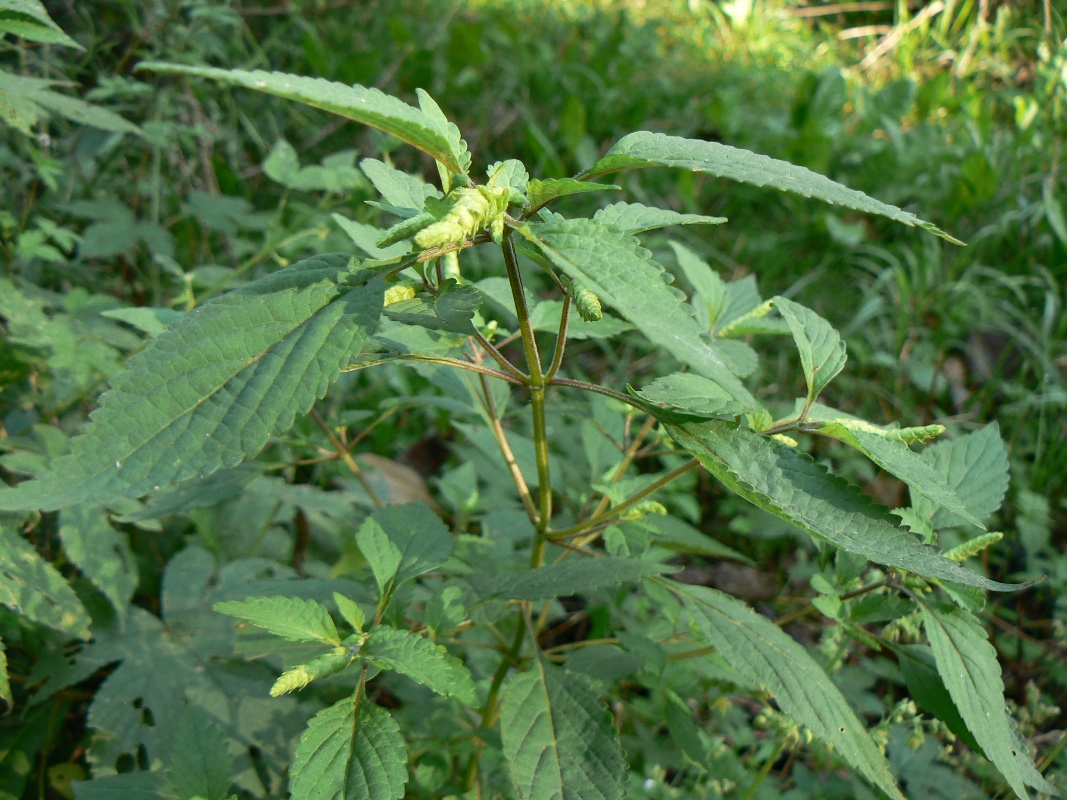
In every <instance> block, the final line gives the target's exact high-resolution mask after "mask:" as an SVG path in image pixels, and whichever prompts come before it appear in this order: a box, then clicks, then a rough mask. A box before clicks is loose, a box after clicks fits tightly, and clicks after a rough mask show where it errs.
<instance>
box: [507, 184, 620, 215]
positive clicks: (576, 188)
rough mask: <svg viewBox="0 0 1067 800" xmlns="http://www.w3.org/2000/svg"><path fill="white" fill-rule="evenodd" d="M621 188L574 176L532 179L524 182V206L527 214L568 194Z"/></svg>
mask: <svg viewBox="0 0 1067 800" xmlns="http://www.w3.org/2000/svg"><path fill="white" fill-rule="evenodd" d="M620 189H622V187H621V186H616V185H615V184H614V183H590V182H588V181H576V180H574V178H548V179H546V180H543V181H540V180H536V179H535V180H532V181H530V182H529V183H527V184H526V197H527V198H528V199H527V202H526V208H525V209H524V211H525V212H526V213H527V214H532V213H534V212H535V211H537V210H538V209H539V208H543V207H544V206H547V205H548V204H549V203H551V202H552V201H553V200H558V199H559V198H560V197H566V196H567V195H570V194H582V193H584V192H617V191H619V190H620Z"/></svg>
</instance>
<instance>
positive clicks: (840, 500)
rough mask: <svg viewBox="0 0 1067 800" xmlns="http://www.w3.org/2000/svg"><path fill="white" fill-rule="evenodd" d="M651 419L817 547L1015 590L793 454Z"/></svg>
mask: <svg viewBox="0 0 1067 800" xmlns="http://www.w3.org/2000/svg"><path fill="white" fill-rule="evenodd" d="M656 416H657V417H658V418H659V419H660V421H661V422H663V423H664V424H665V426H666V428H667V431H668V433H670V435H671V437H672V438H674V440H675V441H677V442H678V444H680V445H681V446H682V447H684V448H685V449H686V450H688V451H689V452H690V453H692V454H693V455H694V456H696V457H697V459H699V461H700V463H701V464H702V465H703V466H704V468H705V469H707V470H708V472H710V473H711V474H712V475H714V476H715V477H716V478H718V479H719V480H720V481H722V483H723V484H724V485H725V486H726V487H727V488H729V489H731V490H733V491H735V492H737V493H738V494H739V495H741V496H742V497H743V498H745V499H746V500H748V501H749V502H750V503H753V504H754V505H757V506H759V507H760V508H762V509H764V510H765V511H769V512H770V513H771V514H774V515H775V516H777V517H780V518H781V519H784V520H786V521H787V522H791V523H792V524H794V525H796V526H798V527H799V528H801V529H803V530H805V531H807V532H808V533H809V534H811V535H812V536H814V537H816V538H817V539H822V540H824V541H827V542H829V543H831V544H833V545H835V546H836V547H840V548H841V549H843V550H847V551H848V552H850V553H857V554H859V555H862V556H865V557H867V558H869V559H871V560H872V561H875V562H877V563H879V564H885V565H886V566H891V567H898V568H900V569H904V570H908V571H909V572H914V573H915V574H917V575H921V576H923V577H925V578H940V579H942V580H947V581H954V582H956V583H962V584H964V585H966V586H976V587H979V588H982V589H989V590H992V591H1012V590H1014V589H1017V588H1019V587H1018V586H1013V585H1011V584H1006V583H1000V582H998V581H993V580H990V579H988V578H985V577H983V576H981V575H978V574H977V573H974V572H971V571H970V570H968V569H965V568H964V567H962V566H960V565H959V564H957V563H956V562H954V561H949V560H948V559H947V558H945V557H944V556H941V555H939V554H938V553H937V552H936V551H935V550H934V549H933V548H931V547H928V546H926V545H924V544H922V543H921V542H919V541H918V540H917V539H916V538H915V536H914V535H913V534H911V533H909V532H908V531H905V530H903V529H902V528H898V527H897V526H896V525H894V524H893V522H892V520H891V518H890V517H889V515H888V513H887V512H886V510H885V509H884V508H883V507H882V506H876V505H875V504H873V503H872V502H871V501H870V500H869V499H868V498H867V497H865V496H864V495H862V494H861V493H860V492H859V490H858V489H856V488H855V487H853V486H851V485H849V484H848V483H847V482H846V481H844V480H842V479H841V478H838V477H835V476H833V475H830V474H829V473H828V472H827V471H826V469H825V468H823V467H822V466H820V465H818V464H816V463H815V462H814V461H813V460H812V459H811V458H810V457H809V456H807V455H805V454H804V453H800V452H797V450H795V449H794V448H792V447H788V446H786V445H783V444H781V443H779V442H777V441H775V440H773V439H768V438H767V437H765V436H762V435H760V434H758V433H753V432H752V431H750V430H748V429H746V428H742V427H739V426H737V425H735V424H734V423H731V422H724V421H722V420H707V421H705V422H686V421H681V420H674V419H672V418H671V417H670V415H669V413H667V412H661V413H658V414H656Z"/></svg>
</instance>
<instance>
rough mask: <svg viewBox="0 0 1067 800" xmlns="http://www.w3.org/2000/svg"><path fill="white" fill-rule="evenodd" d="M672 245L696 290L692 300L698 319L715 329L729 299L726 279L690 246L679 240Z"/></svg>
mask: <svg viewBox="0 0 1067 800" xmlns="http://www.w3.org/2000/svg"><path fill="white" fill-rule="evenodd" d="M670 246H671V249H672V250H673V251H674V257H675V259H676V260H677V261H678V266H679V267H680V268H681V270H682V274H683V275H684V276H685V279H686V280H687V281H689V285H690V286H692V287H693V290H694V292H695V294H694V296H693V298H692V300H691V301H690V302H691V303H692V304H693V307H694V308H696V309H697V319H698V320H699V321H700V322H701V323H702V324H703V325H704V327H705V328H707V329H708V330H709V331H712V330H714V329H715V327H716V325H717V324H718V322H719V318H720V317H721V316H722V315H723V312H725V311H726V304H727V300H728V299H729V295H728V294H727V289H726V283H725V281H723V279H722V278H721V277H720V276H719V273H718V272H716V271H715V270H713V269H712V268H711V266H710V265H709V264H708V263H707V262H706V261H704V259H702V258H700V256H698V255H697V254H696V253H694V252H693V251H692V250H690V249H689V248H688V247H685V246H684V245H680V244H678V243H677V242H670Z"/></svg>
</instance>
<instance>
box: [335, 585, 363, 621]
mask: <svg viewBox="0 0 1067 800" xmlns="http://www.w3.org/2000/svg"><path fill="white" fill-rule="evenodd" d="M333 601H334V603H336V604H337V610H338V611H339V612H340V613H341V616H342V617H344V619H345V622H347V623H348V624H349V625H351V626H352V628H353V629H354V630H356V631H361V630H363V625H364V624H365V623H366V622H367V615H366V614H365V613H363V609H362V608H360V606H359V605H358V604H357V603H356V601H355V600H352V599H350V598H348V597H345V596H344V595H343V594H340V593H339V592H334V593H333Z"/></svg>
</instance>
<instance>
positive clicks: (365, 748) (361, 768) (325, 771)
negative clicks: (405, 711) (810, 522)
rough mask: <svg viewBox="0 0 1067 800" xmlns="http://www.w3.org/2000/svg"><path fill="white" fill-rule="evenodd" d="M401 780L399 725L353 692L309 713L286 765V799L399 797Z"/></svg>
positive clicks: (378, 799) (383, 799) (404, 768)
mask: <svg viewBox="0 0 1067 800" xmlns="http://www.w3.org/2000/svg"><path fill="white" fill-rule="evenodd" d="M407 780H408V772H407V752H406V750H405V747H404V737H403V736H402V735H401V733H400V727H399V726H398V725H397V724H396V720H394V719H393V718H392V716H391V715H390V714H389V712H388V711H386V710H385V709H383V708H379V707H378V706H376V705H374V704H373V703H371V702H370V701H369V700H367V699H365V698H360V697H359V695H353V696H352V697H346V698H345V699H344V700H342V701H341V702H339V703H336V704H334V705H332V706H330V707H329V708H326V709H323V710H322V711H320V712H319V713H318V714H316V715H315V716H314V717H312V718H311V720H310V721H309V722H308V726H307V729H306V730H305V731H304V733H303V734H302V735H301V737H300V743H299V744H298V745H297V746H296V753H295V754H294V756H293V765H292V766H291V767H290V768H289V791H290V793H291V794H292V800H400V798H401V797H403V796H404V785H405V784H406V783H407Z"/></svg>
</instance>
